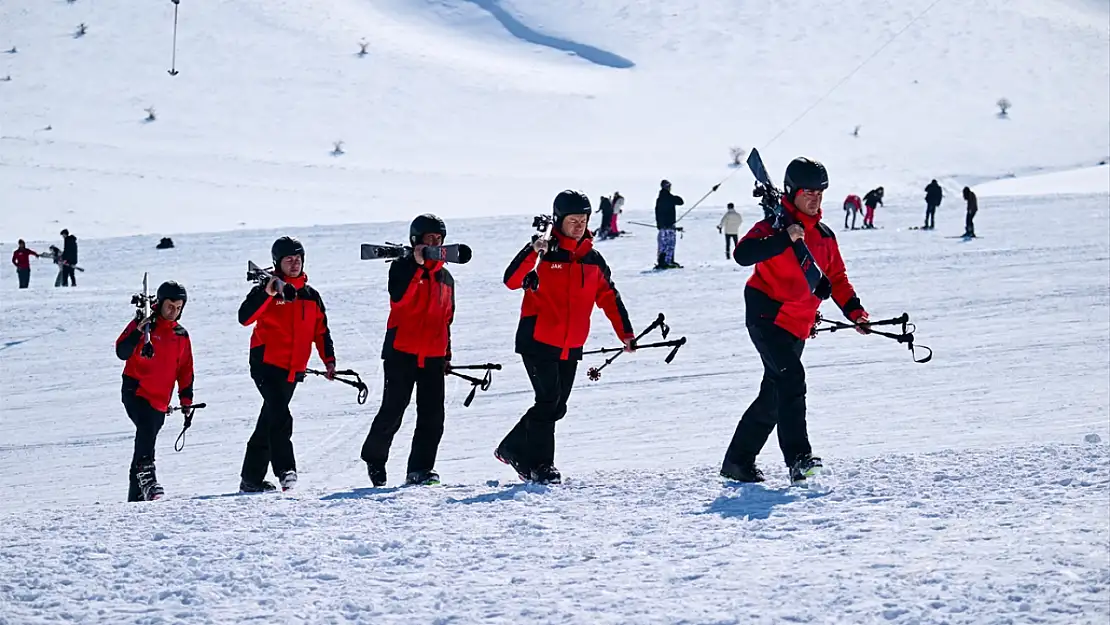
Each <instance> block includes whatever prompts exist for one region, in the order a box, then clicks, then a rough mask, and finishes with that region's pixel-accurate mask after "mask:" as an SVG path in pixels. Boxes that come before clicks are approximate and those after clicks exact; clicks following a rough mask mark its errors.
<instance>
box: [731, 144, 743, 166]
mask: <svg viewBox="0 0 1110 625" xmlns="http://www.w3.org/2000/svg"><path fill="white" fill-rule="evenodd" d="M728 153H729V154H730V155H731V156H732V166H733V167H739V166H741V165H743V164H744V157H745V156H747V154H748V151H747V150H745V149H744V148H740V147H731V148H729V149H728Z"/></svg>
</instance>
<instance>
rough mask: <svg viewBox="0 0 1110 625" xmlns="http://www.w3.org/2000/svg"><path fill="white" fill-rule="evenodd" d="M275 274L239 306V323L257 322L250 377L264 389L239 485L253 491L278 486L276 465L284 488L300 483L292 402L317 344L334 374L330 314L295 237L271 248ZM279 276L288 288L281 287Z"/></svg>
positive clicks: (252, 345)
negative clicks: (270, 476) (306, 269)
mask: <svg viewBox="0 0 1110 625" xmlns="http://www.w3.org/2000/svg"><path fill="white" fill-rule="evenodd" d="M270 255H271V257H272V258H273V261H274V279H273V280H270V281H269V282H268V283H267V284H266V285H256V286H255V287H254V288H252V289H251V291H250V293H247V297H246V299H244V300H243V303H242V304H241V305H240V306H239V323H240V324H242V325H244V326H249V325H254V331H253V332H252V333H251V346H250V371H251V379H253V380H254V385H255V386H256V387H257V388H258V392H259V394H261V395H262V410H261V411H260V412H259V414H258V422H257V423H256V424H255V427H254V433H253V434H251V437H250V440H249V441H247V451H246V453H245V454H244V456H243V468H242V471H241V472H240V474H239V476H240V478H241V480H240V482H239V490H240V491H242V492H248V493H254V492H263V491H272V490H275V489H276V487H275V486H274V485H273V484H272V483H270V482H268V481H266V480H265V479H263V478H265V477H266V469H267V467H268V466H269V465H272V466H273V470H274V475H275V476H276V477H277V478H278V480H279V482H280V483H281V488H282V490H289V489H291V488H293V487H294V486H295V485H296V484H297V461H296V459H295V457H294V455H293V441H292V436H293V415H292V414H290V412H289V402H290V401H291V400H292V399H293V391H295V390H296V388H297V384H298V383H299V382H301V381H303V380H304V372H305V368H306V367H307V366H308V358H309V356H310V355H311V353H312V346H313V344H315V345H316V351H317V352H318V353H319V355H320V360H322V361H323V362H324V366H325V368H326V369H327V376H328V379H333V378H334V376H335V347H334V346H333V345H332V340H331V330H329V329H328V315H327V311H326V309H325V308H324V300H323V298H321V297H320V293H319V291H317V290H316V289H314V288H312V287H311V286H309V284H308V276H307V275H305V274H304V272H303V268H304V246H303V245H301V242H300V241H298V240H297V239H294V238H293V237H281V238H279V239H278V240H276V241H274V244H273V246H272V247H271V248H270ZM278 280H281V281H283V282H284V283H285V286H286V287H287V288H285V289H280V288H279V286H278V284H277V281H278ZM290 295H292V296H290Z"/></svg>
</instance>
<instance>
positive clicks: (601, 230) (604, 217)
mask: <svg viewBox="0 0 1110 625" xmlns="http://www.w3.org/2000/svg"><path fill="white" fill-rule="evenodd" d="M600 205H601V225H600V226H599V227H598V229H597V232H596V233H594V234H595V236H596V238H597V239H598V240H599V241H603V240H605V239H608V238H609V237H610V233H609V228H610V226H611V225H612V223H613V200H612V199H610V198H608V197H606V196H604V195H603V196H601V204H600Z"/></svg>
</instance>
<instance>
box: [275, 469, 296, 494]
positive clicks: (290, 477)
mask: <svg viewBox="0 0 1110 625" xmlns="http://www.w3.org/2000/svg"><path fill="white" fill-rule="evenodd" d="M278 481H279V482H280V483H281V490H282V491H287V490H293V489H294V488H296V487H297V472H296V471H294V470H292V469H290V470H289V471H286V472H285V473H282V474H281V477H280V478H278Z"/></svg>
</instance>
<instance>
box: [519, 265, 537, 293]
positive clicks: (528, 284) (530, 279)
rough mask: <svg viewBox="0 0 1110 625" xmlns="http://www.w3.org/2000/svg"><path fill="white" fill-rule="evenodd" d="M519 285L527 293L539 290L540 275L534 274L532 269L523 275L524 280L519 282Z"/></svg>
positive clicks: (534, 271)
mask: <svg viewBox="0 0 1110 625" xmlns="http://www.w3.org/2000/svg"><path fill="white" fill-rule="evenodd" d="M520 285H521V286H523V287H524V288H526V289H528V290H529V291H535V290H537V289H539V288H540V274H538V273H536V270H535V269H533V270H532V271H529V272H528V273H527V274H525V276H524V279H523V280H521V282H520Z"/></svg>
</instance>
